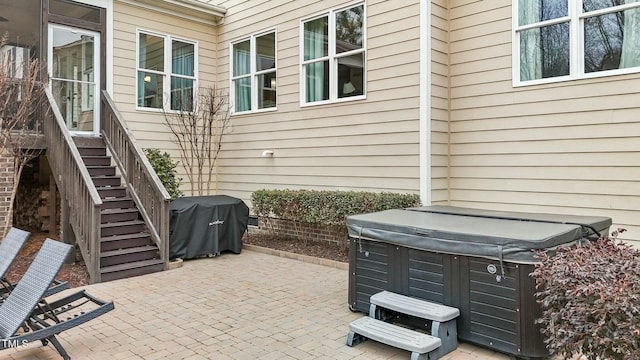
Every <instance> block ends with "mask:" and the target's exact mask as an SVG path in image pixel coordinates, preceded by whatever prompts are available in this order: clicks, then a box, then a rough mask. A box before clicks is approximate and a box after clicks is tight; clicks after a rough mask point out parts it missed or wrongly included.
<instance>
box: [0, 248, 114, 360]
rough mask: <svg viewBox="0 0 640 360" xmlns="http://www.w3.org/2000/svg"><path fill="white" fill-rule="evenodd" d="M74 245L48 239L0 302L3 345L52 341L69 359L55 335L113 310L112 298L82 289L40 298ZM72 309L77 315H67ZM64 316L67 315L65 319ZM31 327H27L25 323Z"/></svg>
mask: <svg viewBox="0 0 640 360" xmlns="http://www.w3.org/2000/svg"><path fill="white" fill-rule="evenodd" d="M71 248H72V246H71V245H68V244H64V243H62V242H59V241H55V240H51V239H46V240H45V242H44V244H43V245H42V248H40V251H39V252H38V254H37V255H36V258H35V259H34V260H33V262H32V263H31V265H30V266H29V269H28V270H27V272H26V273H25V274H24V276H23V277H22V279H20V282H18V284H17V285H16V286H15V288H14V289H13V291H11V293H10V294H9V296H8V297H7V299H6V300H5V301H4V303H2V305H0V337H1V338H0V349H6V348H10V347H17V346H21V345H26V344H28V343H31V342H33V341H41V342H42V344H43V345H47V344H48V343H49V342H51V344H52V345H53V346H54V347H55V348H56V350H57V351H58V353H60V355H61V356H62V358H63V359H65V360H66V359H70V357H69V355H68V354H67V352H66V351H65V350H64V348H63V347H62V345H61V344H60V342H59V341H58V340H57V339H56V337H55V335H57V334H60V333H61V332H63V331H65V330H68V329H71V328H73V327H75V326H78V325H80V324H83V323H85V322H87V321H89V320H92V319H94V318H96V317H98V316H100V315H102V314H104V313H106V312H108V311H111V310H113V308H114V305H113V302H104V301H101V300H98V299H96V298H94V297H92V296H90V295H89V294H88V293H87V292H86V291H80V292H77V293H75V294H72V295H69V296H66V297H64V298H62V299H60V300H56V301H53V302H51V303H46V302H43V301H41V299H42V298H43V296H44V295H45V293H46V291H47V289H48V288H49V285H50V284H51V282H52V281H53V278H54V277H55V276H56V274H57V273H58V271H59V270H60V267H61V266H62V264H63V263H64V260H65V258H66V257H67V254H68V253H69V251H70V250H71ZM71 311H74V312H79V313H78V314H76V315H67V314H69V313H70V312H71ZM63 316H67V317H66V318H64V319H63ZM25 323H26V324H27V326H28V329H27V331H24V328H23V325H24V324H25Z"/></svg>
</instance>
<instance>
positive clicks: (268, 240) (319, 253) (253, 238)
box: [5, 230, 349, 287]
mask: <svg viewBox="0 0 640 360" xmlns="http://www.w3.org/2000/svg"><path fill="white" fill-rule="evenodd" d="M47 237H51V236H50V235H49V234H47V233H32V234H31V237H29V239H28V240H27V243H26V244H25V245H24V247H23V248H22V250H21V251H20V254H19V255H18V257H17V258H16V259H15V260H14V261H13V263H12V265H11V267H10V268H9V271H8V272H7V274H6V275H5V276H6V278H7V280H9V281H10V282H12V283H14V284H15V283H17V282H18V281H20V278H21V277H22V275H23V274H24V273H25V271H27V268H28V267H29V265H30V264H31V262H32V261H33V259H34V258H35V256H36V254H37V253H38V250H40V247H41V246H42V243H43V242H44V240H45V239H46V238H47ZM242 241H243V243H244V244H251V245H255V246H262V247H266V248H271V249H275V250H282V251H288V252H293V253H296V254H303V255H308V256H313V257H319V258H324V259H330V260H334V261H340V262H349V251H348V249H347V247H346V245H338V244H334V243H330V242H325V241H306V242H305V241H301V240H292V239H288V238H283V237H277V236H273V235H269V234H267V233H266V232H263V231H256V230H250V231H249V232H248V233H246V234H245V236H244V238H243V239H242ZM56 278H57V279H58V280H61V281H67V282H68V283H69V286H70V287H79V286H84V285H87V284H89V273H88V272H87V268H86V267H85V265H84V262H83V261H82V256H81V255H80V254H76V263H75V264H65V265H63V266H62V269H60V272H59V273H58V276H57V277H56Z"/></svg>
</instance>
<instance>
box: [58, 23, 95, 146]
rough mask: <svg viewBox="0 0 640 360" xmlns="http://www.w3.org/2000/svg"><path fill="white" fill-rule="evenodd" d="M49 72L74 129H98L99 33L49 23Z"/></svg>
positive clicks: (66, 116)
mask: <svg viewBox="0 0 640 360" xmlns="http://www.w3.org/2000/svg"><path fill="white" fill-rule="evenodd" d="M48 54H49V59H48V64H49V65H48V66H49V76H50V78H51V92H52V94H53V97H54V98H55V100H56V103H57V105H58V109H59V110H60V113H61V114H62V117H63V118H64V121H65V122H66V124H67V128H68V129H69V131H71V132H73V133H99V131H100V126H99V124H100V123H99V121H100V114H99V113H100V96H99V89H100V84H99V81H100V34H98V33H95V32H91V31H87V30H82V29H76V28H72V27H68V26H61V25H53V24H49V51H48Z"/></svg>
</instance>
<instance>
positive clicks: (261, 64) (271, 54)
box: [256, 33, 276, 71]
mask: <svg viewBox="0 0 640 360" xmlns="http://www.w3.org/2000/svg"><path fill="white" fill-rule="evenodd" d="M256 51H257V54H256V70H258V71H261V70H267V69H275V67H276V34H275V33H271V34H267V35H263V36H260V37H258V38H256Z"/></svg>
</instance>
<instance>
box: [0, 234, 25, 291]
mask: <svg viewBox="0 0 640 360" xmlns="http://www.w3.org/2000/svg"><path fill="white" fill-rule="evenodd" d="M29 235H31V234H30V233H29V232H27V231H24V230H20V229H17V228H14V227H12V228H11V229H9V231H8V232H7V236H5V238H4V240H2V243H0V294H4V293H7V292H9V291H11V289H12V288H13V284H11V283H10V282H9V281H7V279H5V277H4V276H5V275H6V274H7V270H9V268H10V267H11V263H13V260H15V259H16V256H18V253H19V252H20V250H21V249H22V247H23V246H24V243H25V242H26V241H27V239H28V238H29Z"/></svg>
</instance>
